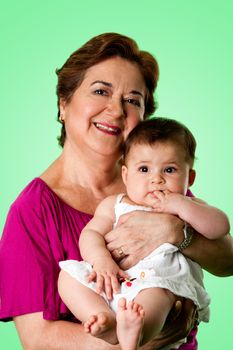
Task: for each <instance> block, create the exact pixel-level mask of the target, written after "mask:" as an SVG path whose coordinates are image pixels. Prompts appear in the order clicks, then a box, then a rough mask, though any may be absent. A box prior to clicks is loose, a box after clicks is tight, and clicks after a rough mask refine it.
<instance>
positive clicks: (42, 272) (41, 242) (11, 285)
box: [0, 192, 67, 321]
mask: <svg viewBox="0 0 233 350" xmlns="http://www.w3.org/2000/svg"><path fill="white" fill-rule="evenodd" d="M21 197H23V198H21ZM21 197H20V196H19V197H18V199H17V200H16V201H15V203H13V205H12V206H11V208H10V211H9V213H8V216H7V220H6V223H5V227H4V231H3V235H2V239H1V242H0V319H2V320H4V321H8V320H11V319H12V318H13V317H14V316H18V315H23V314H28V313H34V312H41V311H42V312H43V317H44V318H45V319H51V320H53V319H59V318H61V317H60V313H61V312H63V311H64V313H65V312H67V309H66V307H65V305H64V304H63V303H62V302H61V299H60V298H59V295H58V293H57V277H58V274H59V266H58V264H57V262H56V259H55V258H54V252H53V251H52V250H53V249H54V247H51V244H50V241H49V238H48V235H47V230H48V226H49V228H50V230H51V235H56V236H58V233H59V232H58V228H57V227H56V224H55V222H54V220H50V225H48V224H47V223H46V221H45V218H44V214H43V213H42V210H41V198H40V197H41V194H40V193H37V192H35V193H34V194H33V193H31V194H30V195H29V196H21ZM48 215H49V214H48ZM51 215H52V214H51ZM49 219H50V218H46V220H49ZM46 226H47V227H46ZM61 247H62V244H60V246H59V247H58V248H57V250H56V251H58V252H60V255H61V256H58V259H59V258H60V257H61V258H64V254H62V249H61ZM59 249H60V250H59ZM55 254H56V252H55ZM62 304H63V305H62ZM62 309H63V310H62Z"/></svg>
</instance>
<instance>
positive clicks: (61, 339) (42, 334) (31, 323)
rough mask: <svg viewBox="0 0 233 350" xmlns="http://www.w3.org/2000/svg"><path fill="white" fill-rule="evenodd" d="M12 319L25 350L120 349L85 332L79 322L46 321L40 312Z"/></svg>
mask: <svg viewBox="0 0 233 350" xmlns="http://www.w3.org/2000/svg"><path fill="white" fill-rule="evenodd" d="M14 321H15V325H16V329H17V331H18V334H19V336H20V340H21V342H22V345H23V348H24V349H25V350H61V349H62V350H90V349H100V350H120V348H119V346H113V345H110V344H108V343H106V342H104V341H103V340H101V339H98V338H96V337H93V336H91V335H89V334H87V333H85V332H84V331H83V326H82V325H81V324H77V323H73V322H68V321H46V320H44V319H43V318H42V313H41V312H38V313H33V314H27V315H22V316H17V317H15V319H14Z"/></svg>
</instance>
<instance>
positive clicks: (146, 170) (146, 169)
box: [138, 165, 149, 173]
mask: <svg viewBox="0 0 233 350" xmlns="http://www.w3.org/2000/svg"><path fill="white" fill-rule="evenodd" d="M138 170H139V171H140V172H141V173H147V172H148V171H149V169H148V167H147V166H145V165H143V166H140V168H139V169H138Z"/></svg>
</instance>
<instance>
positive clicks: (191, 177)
mask: <svg viewBox="0 0 233 350" xmlns="http://www.w3.org/2000/svg"><path fill="white" fill-rule="evenodd" d="M195 178H196V171H195V170H194V169H190V170H189V187H190V186H192V185H193V183H194V181H195Z"/></svg>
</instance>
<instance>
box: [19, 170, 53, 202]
mask: <svg viewBox="0 0 233 350" xmlns="http://www.w3.org/2000/svg"><path fill="white" fill-rule="evenodd" d="M44 196H46V197H53V196H55V193H53V192H52V190H51V189H50V188H49V187H48V186H47V184H46V183H45V182H44V181H43V180H42V179H40V178H39V177H36V178H35V179H33V180H32V181H31V182H30V183H29V184H28V185H27V186H26V187H25V188H24V189H23V190H22V191H21V192H20V194H19V195H18V197H17V198H16V199H15V201H14V202H13V203H12V206H13V207H18V208H20V207H28V206H33V207H34V208H35V207H37V206H38V205H40V204H41V201H42V199H43V197H44Z"/></svg>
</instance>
